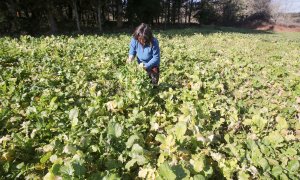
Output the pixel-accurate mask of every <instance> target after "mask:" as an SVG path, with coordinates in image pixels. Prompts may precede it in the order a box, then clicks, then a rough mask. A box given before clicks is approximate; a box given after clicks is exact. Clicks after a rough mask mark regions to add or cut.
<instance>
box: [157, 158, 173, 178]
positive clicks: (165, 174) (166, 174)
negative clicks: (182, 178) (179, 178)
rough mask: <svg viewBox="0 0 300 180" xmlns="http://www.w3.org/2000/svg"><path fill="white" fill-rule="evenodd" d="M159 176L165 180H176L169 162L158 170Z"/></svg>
mask: <svg viewBox="0 0 300 180" xmlns="http://www.w3.org/2000/svg"><path fill="white" fill-rule="evenodd" d="M158 174H159V177H160V178H161V179H165V180H175V179H176V175H175V173H174V172H173V171H172V169H171V168H170V166H169V164H168V163H167V162H164V163H163V164H161V165H160V166H159V168H158Z"/></svg>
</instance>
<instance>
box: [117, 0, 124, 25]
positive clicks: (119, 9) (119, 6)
mask: <svg viewBox="0 0 300 180" xmlns="http://www.w3.org/2000/svg"><path fill="white" fill-rule="evenodd" d="M116 3H117V28H121V27H122V25H123V21H122V14H123V5H122V0H117V1H116Z"/></svg>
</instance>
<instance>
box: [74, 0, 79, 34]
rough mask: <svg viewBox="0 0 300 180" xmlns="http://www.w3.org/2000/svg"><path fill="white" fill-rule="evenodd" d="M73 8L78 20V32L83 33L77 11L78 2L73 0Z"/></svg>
mask: <svg viewBox="0 0 300 180" xmlns="http://www.w3.org/2000/svg"><path fill="white" fill-rule="evenodd" d="M73 8H74V15H75V20H76V26H77V30H78V32H80V31H81V29H80V21H79V16H78V9H77V0H73Z"/></svg>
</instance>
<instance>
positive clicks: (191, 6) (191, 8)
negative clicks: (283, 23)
mask: <svg viewBox="0 0 300 180" xmlns="http://www.w3.org/2000/svg"><path fill="white" fill-rule="evenodd" d="M190 1H191V2H190V11H189V24H190V23H191V17H192V12H193V0H190Z"/></svg>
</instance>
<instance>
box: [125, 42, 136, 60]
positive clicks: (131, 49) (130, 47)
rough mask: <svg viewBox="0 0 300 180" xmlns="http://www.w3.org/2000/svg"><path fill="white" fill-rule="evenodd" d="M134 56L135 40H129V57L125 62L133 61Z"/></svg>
mask: <svg viewBox="0 0 300 180" xmlns="http://www.w3.org/2000/svg"><path fill="white" fill-rule="evenodd" d="M135 56H136V40H135V39H134V38H131V41H130V45H129V56H128V59H127V62H131V61H133V59H134V58H135Z"/></svg>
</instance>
